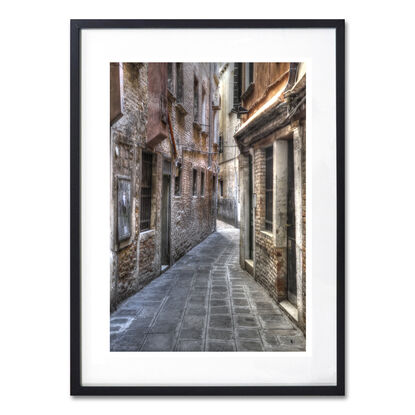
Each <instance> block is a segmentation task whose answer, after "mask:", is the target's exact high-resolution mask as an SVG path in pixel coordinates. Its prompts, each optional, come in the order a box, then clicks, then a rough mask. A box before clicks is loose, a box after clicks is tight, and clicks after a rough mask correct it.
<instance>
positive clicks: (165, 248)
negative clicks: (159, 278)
mask: <svg viewBox="0 0 415 415" xmlns="http://www.w3.org/2000/svg"><path fill="white" fill-rule="evenodd" d="M170 178H171V164H170V161H169V160H164V161H163V183H162V189H161V269H162V271H163V270H164V269H166V268H167V267H168V266H169V265H170V210H171V209H170V187H171V186H170V185H171V183H170V182H171V180H170Z"/></svg>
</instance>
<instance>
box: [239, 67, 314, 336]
mask: <svg viewBox="0 0 415 415" xmlns="http://www.w3.org/2000/svg"><path fill="white" fill-rule="evenodd" d="M235 65H238V67H239V71H238V72H237V77H236V78H235V80H234V86H235V87H234V94H235V96H236V100H235V101H236V102H235V103H234V107H235V111H236V112H237V113H238V117H239V118H240V120H241V125H240V126H239V128H238V130H237V131H236V133H235V135H234V138H235V141H236V143H237V144H238V147H239V150H240V155H239V184H240V200H241V207H242V208H241V220H240V229H241V232H240V264H241V266H242V267H243V268H244V269H246V270H247V271H249V272H250V273H251V274H252V275H253V276H254V278H255V280H257V281H258V282H259V283H260V284H262V285H263V286H264V287H266V289H267V290H268V292H269V293H270V295H271V296H272V297H273V298H274V299H275V300H276V301H277V302H278V303H279V304H280V305H281V306H282V308H283V309H284V310H285V311H286V312H287V314H288V315H289V316H290V318H291V319H292V320H293V321H295V322H296V324H297V325H298V326H299V327H300V328H301V329H302V330H303V331H304V332H305V328H306V122H305V121H306V71H305V65H304V64H301V63H300V64H299V63H239V64H235ZM238 97H239V100H238Z"/></svg>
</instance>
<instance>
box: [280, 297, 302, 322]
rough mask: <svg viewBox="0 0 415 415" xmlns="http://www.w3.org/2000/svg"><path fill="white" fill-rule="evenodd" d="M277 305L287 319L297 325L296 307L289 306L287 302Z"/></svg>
mask: <svg viewBox="0 0 415 415" xmlns="http://www.w3.org/2000/svg"><path fill="white" fill-rule="evenodd" d="M279 305H280V306H281V308H282V309H283V310H284V311H285V312H286V314H287V315H288V317H290V319H291V320H294V323H296V324H298V309H297V307H296V306H295V305H294V304H291V303H290V302H289V301H288V300H284V301H281V302H280V303H279Z"/></svg>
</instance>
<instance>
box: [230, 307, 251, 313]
mask: <svg viewBox="0 0 415 415" xmlns="http://www.w3.org/2000/svg"><path fill="white" fill-rule="evenodd" d="M233 312H234V314H250V313H252V311H251V309H250V308H249V307H233Z"/></svg>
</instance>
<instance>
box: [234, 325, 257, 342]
mask: <svg viewBox="0 0 415 415" xmlns="http://www.w3.org/2000/svg"><path fill="white" fill-rule="evenodd" d="M236 337H238V338H241V339H255V340H259V339H260V338H261V336H260V334H259V330H258V329H256V328H246V327H237V328H236Z"/></svg>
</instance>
